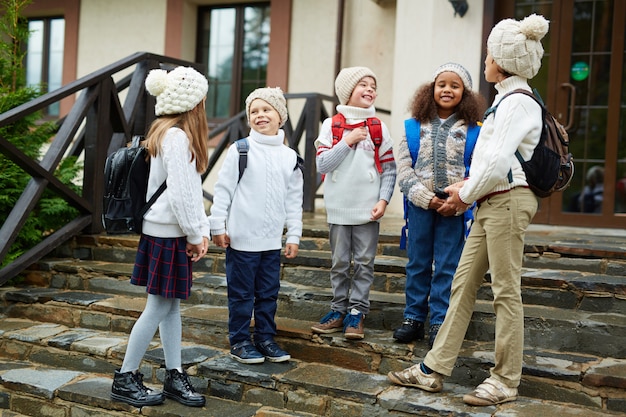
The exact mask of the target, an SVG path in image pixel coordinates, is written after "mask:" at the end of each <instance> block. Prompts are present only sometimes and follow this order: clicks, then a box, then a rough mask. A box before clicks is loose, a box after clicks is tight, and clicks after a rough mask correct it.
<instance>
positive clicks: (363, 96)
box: [311, 67, 396, 339]
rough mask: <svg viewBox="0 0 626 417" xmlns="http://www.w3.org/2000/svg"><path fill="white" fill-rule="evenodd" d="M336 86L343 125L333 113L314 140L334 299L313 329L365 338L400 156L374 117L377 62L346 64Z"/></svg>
mask: <svg viewBox="0 0 626 417" xmlns="http://www.w3.org/2000/svg"><path fill="white" fill-rule="evenodd" d="M335 92H336V93H337V97H338V98H339V103H340V104H339V105H338V106H337V112H338V113H339V115H340V116H339V121H342V123H341V128H342V129H343V132H339V131H335V132H333V130H334V129H333V125H334V124H335V123H334V122H333V120H331V119H326V120H325V121H324V123H323V124H322V128H321V131H320V135H319V137H318V138H317V140H316V141H315V147H316V149H317V157H316V164H317V170H318V171H319V172H320V173H322V174H324V175H325V178H324V203H325V206H326V213H327V219H328V223H329V227H330V233H329V235H330V247H331V251H332V266H331V271H330V282H331V285H332V289H333V299H332V301H331V304H330V312H329V313H328V314H326V315H325V316H324V317H323V318H322V319H321V320H320V322H319V323H318V324H316V325H314V326H312V327H311V330H312V331H313V332H314V333H333V332H336V331H341V330H343V332H344V337H345V338H346V339H363V337H364V331H363V321H364V319H365V316H366V315H367V314H368V313H369V309H370V301H369V292H370V287H371V285H372V282H373V281H374V258H375V256H376V248H377V246H378V231H379V223H378V221H379V220H380V218H381V217H383V215H384V214H385V209H386V208H387V204H388V203H389V200H390V199H391V195H392V193H393V188H394V184H395V180H396V163H395V161H394V158H393V149H392V145H393V140H392V139H391V136H390V135H389V131H388V130H387V126H385V124H384V123H382V122H381V121H380V120H378V119H377V118H375V113H376V109H375V108H374V102H375V101H376V96H377V92H376V75H374V73H373V72H372V70H370V69H369V68H366V67H350V68H344V69H343V70H341V71H340V72H339V75H337V79H336V80H335ZM335 117H337V116H335ZM343 122H345V123H343ZM365 126H368V127H367V128H366V127H365ZM335 129H336V128H335ZM333 136H335V138H333ZM351 260H352V261H353V262H354V274H353V276H350V263H351Z"/></svg>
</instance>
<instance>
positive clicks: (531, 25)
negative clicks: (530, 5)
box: [487, 14, 549, 79]
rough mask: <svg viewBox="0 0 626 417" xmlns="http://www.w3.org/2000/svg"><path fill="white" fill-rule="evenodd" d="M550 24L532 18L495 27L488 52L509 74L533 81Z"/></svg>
mask: <svg viewBox="0 0 626 417" xmlns="http://www.w3.org/2000/svg"><path fill="white" fill-rule="evenodd" d="M548 28H549V22H548V21H547V20H546V19H545V18H544V17H543V16H540V15H536V14H531V15H530V16H527V17H526V18H524V19H523V20H521V21H517V20H513V19H504V20H502V21H500V22H499V23H498V24H497V25H495V26H494V27H493V29H492V30H491V33H490V34H489V38H487V49H488V50H489V53H491V56H492V58H493V59H494V61H496V64H498V66H500V67H501V68H502V69H503V70H505V71H506V72H508V73H509V74H513V75H519V76H520V77H524V78H526V79H531V78H533V77H534V76H535V75H537V73H538V72H539V68H540V67H541V58H542V57H543V46H542V45H541V39H543V37H544V36H545V35H546V33H548Z"/></svg>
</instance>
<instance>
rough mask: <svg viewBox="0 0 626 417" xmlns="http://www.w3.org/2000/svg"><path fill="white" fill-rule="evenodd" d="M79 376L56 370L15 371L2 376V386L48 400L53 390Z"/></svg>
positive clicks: (26, 369)
mask: <svg viewBox="0 0 626 417" xmlns="http://www.w3.org/2000/svg"><path fill="white" fill-rule="evenodd" d="M80 375H82V373H81V372H75V371H66V370H56V369H33V368H23V369H15V370H10V371H7V372H5V373H3V374H2V385H3V386H4V387H5V388H7V389H12V390H18V391H20V392H25V393H28V394H31V395H34V396H36V397H40V398H46V399H49V400H50V399H52V398H54V392H55V390H57V389H58V388H59V387H61V386H63V385H65V384H67V383H68V382H70V381H71V380H73V379H74V378H76V377H78V376H80Z"/></svg>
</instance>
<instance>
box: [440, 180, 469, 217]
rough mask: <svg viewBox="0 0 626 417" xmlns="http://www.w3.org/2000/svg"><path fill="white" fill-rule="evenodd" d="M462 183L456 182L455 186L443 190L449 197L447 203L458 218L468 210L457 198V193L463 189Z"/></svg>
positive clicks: (466, 205) (459, 198)
mask: <svg viewBox="0 0 626 417" xmlns="http://www.w3.org/2000/svg"><path fill="white" fill-rule="evenodd" d="M463 184H464V181H460V182H457V183H455V184H452V185H449V186H447V187H446V188H445V190H444V191H445V192H447V193H448V194H449V195H450V197H448V200H447V203H448V204H449V205H450V206H452V207H454V210H455V215H457V216H460V215H461V214H463V213H465V211H467V209H468V208H469V206H470V205H469V204H465V203H464V202H463V201H462V200H461V197H459V191H460V190H461V188H463Z"/></svg>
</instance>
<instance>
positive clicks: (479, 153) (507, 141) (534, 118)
mask: <svg viewBox="0 0 626 417" xmlns="http://www.w3.org/2000/svg"><path fill="white" fill-rule="evenodd" d="M495 87H496V90H497V91H498V94H497V95H496V97H495V99H494V101H493V103H494V104H493V105H495V104H497V103H499V102H500V100H502V97H503V96H504V95H505V94H506V93H508V92H510V91H513V90H515V89H518V88H523V89H525V90H528V91H531V88H530V86H529V85H528V82H527V80H526V79H525V78H522V77H519V76H517V75H515V76H512V77H508V78H506V79H505V80H504V81H502V82H501V83H498V84H496V85H495ZM542 124H543V118H542V112H541V107H539V106H538V105H537V103H536V102H535V101H534V100H533V99H532V97H528V96H526V95H524V94H512V95H510V96H508V97H507V98H506V100H503V101H502V103H500V104H499V105H498V110H497V111H496V112H495V113H491V114H490V115H489V116H488V117H487V118H486V119H485V120H484V122H483V126H482V127H481V129H480V135H479V136H478V141H477V142H476V148H474V156H473V158H472V165H471V167H470V173H469V178H468V179H467V181H465V184H464V185H463V187H462V188H461V191H460V192H459V197H460V198H461V200H462V201H463V202H465V203H468V204H469V203H472V202H473V201H476V200H478V199H480V198H481V197H484V196H486V195H488V194H491V193H494V192H498V191H506V190H509V189H511V188H513V187H517V186H527V185H528V183H527V182H526V175H525V174H524V170H523V169H522V166H521V165H520V163H519V161H518V160H517V158H516V157H515V151H516V150H518V149H519V151H520V154H521V155H522V157H523V158H524V160H525V161H527V160H529V159H530V157H531V155H532V153H533V150H534V149H535V146H537V144H538V143H539V137H540V135H541V127H542ZM509 170H511V172H512V174H513V181H512V182H510V183H509V179H508V178H507V176H508V173H509Z"/></svg>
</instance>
